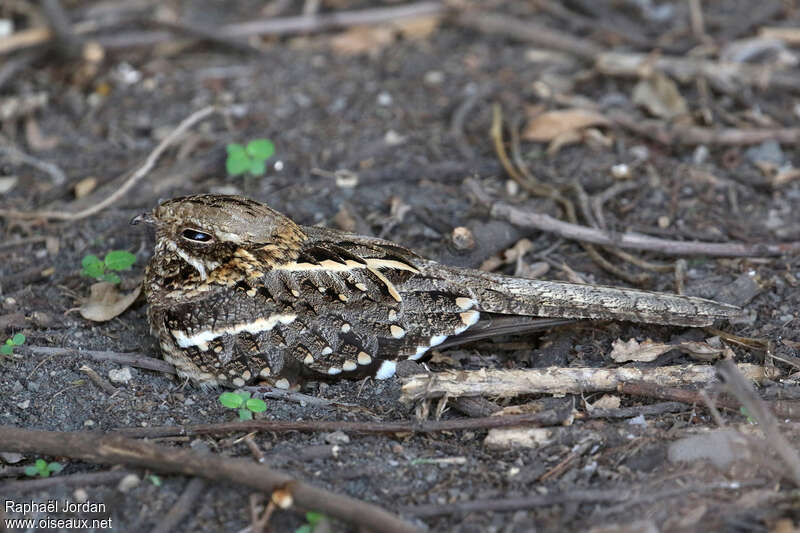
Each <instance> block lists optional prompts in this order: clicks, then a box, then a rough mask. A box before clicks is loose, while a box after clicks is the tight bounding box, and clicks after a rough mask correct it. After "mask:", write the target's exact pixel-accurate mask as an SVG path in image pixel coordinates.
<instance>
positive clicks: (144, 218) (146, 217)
mask: <svg viewBox="0 0 800 533" xmlns="http://www.w3.org/2000/svg"><path fill="white" fill-rule="evenodd" d="M141 222H144V223H145V224H148V225H151V226H152V225H154V224H155V223H156V219H155V217H153V215H152V214H151V213H142V214H140V215H136V216H135V217H133V218H132V219H131V225H133V226H135V225H136V224H139V223H141Z"/></svg>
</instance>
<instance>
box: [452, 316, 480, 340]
mask: <svg viewBox="0 0 800 533" xmlns="http://www.w3.org/2000/svg"><path fill="white" fill-rule="evenodd" d="M459 316H460V317H461V323H462V324H464V325H463V326H462V327H460V328H456V331H455V334H456V335H458V334H459V333H463V332H464V331H466V330H467V328H469V327H470V326H473V325H475V323H476V322H477V321H478V319H479V318H480V317H481V314H480V313H479V312H477V311H464V312H463V313H459Z"/></svg>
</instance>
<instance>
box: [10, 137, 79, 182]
mask: <svg viewBox="0 0 800 533" xmlns="http://www.w3.org/2000/svg"><path fill="white" fill-rule="evenodd" d="M2 154H5V155H6V156H8V158H9V159H11V162H12V163H13V162H14V161H15V160H19V161H20V162H22V163H25V164H26V165H30V166H32V167H34V168H38V169H39V170H41V171H42V172H45V173H47V174H48V175H49V176H50V179H51V180H53V183H54V184H55V185H63V184H64V183H66V181H67V176H66V175H65V174H64V171H63V170H61V169H60V168H58V165H54V164H53V163H49V162H47V161H42V160H41V159H38V158H36V157H33V156H30V155H28V154H26V153H25V152H23V151H22V150H19V149H18V148H14V147H13V146H0V155H2Z"/></svg>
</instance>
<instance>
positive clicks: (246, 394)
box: [236, 390, 250, 400]
mask: <svg viewBox="0 0 800 533" xmlns="http://www.w3.org/2000/svg"><path fill="white" fill-rule="evenodd" d="M236 394H238V395H239V396H241V397H242V400H246V399H248V398H249V397H250V393H249V392H247V391H246V390H240V391H238V392H237V393H236Z"/></svg>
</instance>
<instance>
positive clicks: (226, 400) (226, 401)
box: [219, 392, 244, 409]
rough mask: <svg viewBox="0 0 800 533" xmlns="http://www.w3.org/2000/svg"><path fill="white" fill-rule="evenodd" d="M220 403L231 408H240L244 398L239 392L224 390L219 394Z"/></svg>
mask: <svg viewBox="0 0 800 533" xmlns="http://www.w3.org/2000/svg"><path fill="white" fill-rule="evenodd" d="M219 403H221V404H222V405H224V406H225V407H228V408H230V409H238V408H239V407H241V406H242V404H243V403H244V400H243V399H242V397H241V396H239V395H238V394H234V393H233V392H223V393H222V394H220V395H219Z"/></svg>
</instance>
